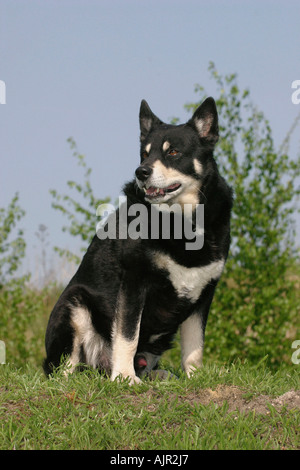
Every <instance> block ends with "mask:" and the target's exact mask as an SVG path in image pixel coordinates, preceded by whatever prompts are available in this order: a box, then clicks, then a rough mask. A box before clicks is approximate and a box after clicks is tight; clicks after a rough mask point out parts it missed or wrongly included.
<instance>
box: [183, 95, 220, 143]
mask: <svg viewBox="0 0 300 470" xmlns="http://www.w3.org/2000/svg"><path fill="white" fill-rule="evenodd" d="M187 124H188V125H190V126H192V127H193V128H194V129H195V130H196V131H197V133H198V135H199V137H200V139H203V141H205V142H207V143H209V144H211V145H212V146H214V145H215V143H216V142H217V141H218V139H219V126H218V111H217V107H216V103H215V100H214V99H213V98H211V97H210V98H206V100H205V101H203V103H202V104H201V105H200V106H199V107H198V108H197V109H196V111H195V112H194V114H193V117H192V119H190V120H189V121H188V123H187Z"/></svg>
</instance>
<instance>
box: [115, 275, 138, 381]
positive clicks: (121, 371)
mask: <svg viewBox="0 0 300 470" xmlns="http://www.w3.org/2000/svg"><path fill="white" fill-rule="evenodd" d="M143 306H144V296H143V292H139V293H137V282H136V281H135V282H134V281H133V280H132V279H123V282H122V284H121V287H120V290H119V294H118V299H117V306H116V316H115V321H114V325H113V332H112V373H111V380H115V379H116V378H117V377H119V378H120V379H122V378H124V379H125V378H129V381H130V384H134V383H140V382H141V380H140V379H139V378H138V377H137V376H136V374H135V370H134V364H133V360H134V356H135V353H136V350H137V345H138V341H139V332H140V323H141V316H142V310H143Z"/></svg>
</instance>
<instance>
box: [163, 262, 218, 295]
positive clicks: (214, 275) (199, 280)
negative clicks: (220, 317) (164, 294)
mask: <svg viewBox="0 0 300 470" xmlns="http://www.w3.org/2000/svg"><path fill="white" fill-rule="evenodd" d="M154 262H155V264H156V266H157V267H158V268H160V269H164V270H166V271H167V272H168V275H169V279H170V281H171V283H172V285H173V287H174V289H175V290H176V292H177V295H178V297H185V298H188V299H189V300H191V301H192V302H196V301H197V300H198V299H199V297H200V294H201V292H202V290H203V289H204V287H205V286H206V285H207V284H208V283H209V282H210V281H211V280H212V279H218V278H219V277H220V276H221V274H222V271H223V268H224V264H225V261H224V259H220V260H218V261H213V262H212V263H210V264H207V265H206V266H201V267H194V268H187V267H185V266H182V265H180V264H178V263H176V261H174V260H173V259H172V258H171V257H170V256H169V255H166V254H164V253H155V254H154Z"/></svg>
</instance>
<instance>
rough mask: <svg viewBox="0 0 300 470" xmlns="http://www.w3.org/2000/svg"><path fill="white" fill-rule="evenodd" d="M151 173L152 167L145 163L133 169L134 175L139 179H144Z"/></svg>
mask: <svg viewBox="0 0 300 470" xmlns="http://www.w3.org/2000/svg"><path fill="white" fill-rule="evenodd" d="M151 173H152V168H150V166H147V165H141V166H139V167H138V168H137V169H136V170H135V176H136V177H137V178H138V179H139V180H140V181H146V179H147V178H149V176H150V175H151Z"/></svg>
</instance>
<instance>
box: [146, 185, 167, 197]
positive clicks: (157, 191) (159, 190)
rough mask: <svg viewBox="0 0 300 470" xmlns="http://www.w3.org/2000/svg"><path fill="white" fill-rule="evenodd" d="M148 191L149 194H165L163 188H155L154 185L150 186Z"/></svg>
mask: <svg viewBox="0 0 300 470" xmlns="http://www.w3.org/2000/svg"><path fill="white" fill-rule="evenodd" d="M146 193H147V195H148V196H158V195H160V196H164V194H165V192H164V190H163V189H162V188H154V187H153V186H150V188H148V189H147V191H146Z"/></svg>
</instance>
